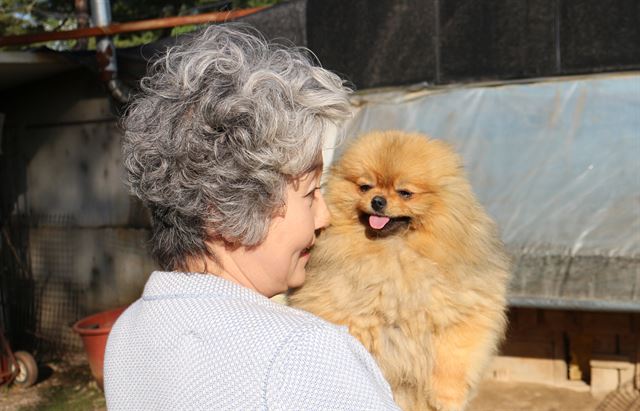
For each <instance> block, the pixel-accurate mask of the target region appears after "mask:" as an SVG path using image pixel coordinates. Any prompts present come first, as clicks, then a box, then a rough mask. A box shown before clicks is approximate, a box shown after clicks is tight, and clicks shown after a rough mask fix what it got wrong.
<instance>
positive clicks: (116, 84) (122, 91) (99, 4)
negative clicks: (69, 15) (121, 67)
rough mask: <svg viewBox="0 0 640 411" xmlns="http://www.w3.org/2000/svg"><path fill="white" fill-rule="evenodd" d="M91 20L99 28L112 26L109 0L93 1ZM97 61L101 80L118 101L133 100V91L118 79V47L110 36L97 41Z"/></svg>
mask: <svg viewBox="0 0 640 411" xmlns="http://www.w3.org/2000/svg"><path fill="white" fill-rule="evenodd" d="M91 18H92V19H93V24H94V25H95V26H97V27H106V26H108V25H109V24H111V3H110V2H109V0H91ZM96 60H97V61H98V71H99V73H100V80H101V81H102V82H103V83H104V84H105V85H106V86H107V89H108V90H109V92H110V93H111V95H112V96H113V98H115V99H116V100H117V101H119V102H121V103H127V102H128V101H129V100H130V98H131V90H130V89H129V87H127V86H126V85H125V84H124V83H122V81H120V79H119V78H118V63H117V60H116V47H115V45H114V44H113V41H112V40H111V37H109V36H103V37H98V38H97V39H96Z"/></svg>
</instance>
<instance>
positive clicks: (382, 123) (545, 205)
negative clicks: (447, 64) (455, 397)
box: [336, 73, 640, 311]
mask: <svg viewBox="0 0 640 411" xmlns="http://www.w3.org/2000/svg"><path fill="white" fill-rule="evenodd" d="M354 101H355V103H356V105H357V106H358V109H357V112H356V114H355V117H354V118H353V119H352V121H351V122H350V123H349V124H348V126H347V131H346V134H347V136H348V137H347V138H353V137H354V136H357V135H360V134H362V133H364V132H366V131H370V130H388V129H401V130H406V131H418V132H422V133H426V134H428V135H430V136H431V137H434V138H438V139H442V140H445V141H448V142H449V143H450V144H452V145H453V146H454V148H455V149H456V150H457V151H458V152H459V153H460V154H461V155H462V157H463V160H464V164H465V167H466V170H467V174H468V176H469V179H470V180H471V184H472V186H473V187H474V191H475V192H476V194H477V196H478V198H479V200H480V202H481V203H482V204H483V205H484V207H485V208H486V209H487V211H488V213H489V214H490V215H491V216H492V217H493V218H494V219H495V220H496V222H497V224H498V226H499V228H500V231H501V234H502V238H503V240H504V242H505V244H506V245H507V248H508V250H509V252H510V254H511V256H512V262H513V279H512V282H511V287H510V301H511V303H512V305H520V306H534V307H551V308H553V307H557V308H576V309H596V310H623V311H640V75H638V74H635V73H631V74H624V75H621V74H618V75H608V76H593V77H580V78H565V79H554V80H548V81H541V82H532V83H526V84H501V85H484V86H465V87H458V88H443V89H435V90H433V89H432V90H430V89H428V88H425V89H422V90H417V91H412V90H411V89H410V88H406V89H397V90H385V91H379V92H369V93H361V94H358V95H356V96H355V98H354ZM344 146H345V144H343V145H341V146H339V147H338V149H337V152H336V156H339V154H340V150H341V149H343V148H344Z"/></svg>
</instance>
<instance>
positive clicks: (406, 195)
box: [398, 190, 413, 198]
mask: <svg viewBox="0 0 640 411" xmlns="http://www.w3.org/2000/svg"><path fill="white" fill-rule="evenodd" d="M398 195H399V196H400V197H402V198H411V196H413V193H412V192H411V191H407V190H398Z"/></svg>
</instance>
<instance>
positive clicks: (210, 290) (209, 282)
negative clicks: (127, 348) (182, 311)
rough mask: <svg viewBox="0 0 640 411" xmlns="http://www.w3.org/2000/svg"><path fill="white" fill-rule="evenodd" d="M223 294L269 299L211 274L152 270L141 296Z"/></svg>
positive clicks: (152, 297) (255, 299) (242, 297)
mask: <svg viewBox="0 0 640 411" xmlns="http://www.w3.org/2000/svg"><path fill="white" fill-rule="evenodd" d="M180 296H190V297H207V296H225V297H232V298H241V299H244V300H249V301H255V302H260V301H269V299H268V298H267V297H265V296H263V295H262V294H259V293H257V292H255V291H253V290H250V289H248V288H246V287H243V286H241V285H239V284H236V283H234V282H231V281H229V280H225V279H224V278H220V277H218V276H216V275H213V274H200V273H184V272H178V271H170V272H169V271H154V272H153V273H151V275H150V276H149V279H148V280H147V284H146V285H145V287H144V292H143V293H142V298H143V299H145V300H152V299H158V298H168V297H169V298H170V297H180Z"/></svg>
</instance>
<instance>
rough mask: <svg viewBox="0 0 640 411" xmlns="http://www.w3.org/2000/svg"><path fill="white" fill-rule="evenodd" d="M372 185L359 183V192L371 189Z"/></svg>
mask: <svg viewBox="0 0 640 411" xmlns="http://www.w3.org/2000/svg"><path fill="white" fill-rule="evenodd" d="M372 188H373V187H371V186H370V185H369V184H361V185H360V192H362V193H366V192H367V191H369V190H371V189H372Z"/></svg>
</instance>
